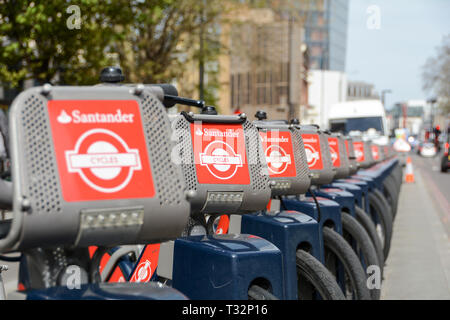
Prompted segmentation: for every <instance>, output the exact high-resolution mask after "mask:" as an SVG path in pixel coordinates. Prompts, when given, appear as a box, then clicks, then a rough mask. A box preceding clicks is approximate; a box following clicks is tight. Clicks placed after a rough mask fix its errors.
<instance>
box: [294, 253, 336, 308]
mask: <svg viewBox="0 0 450 320" xmlns="http://www.w3.org/2000/svg"><path fill="white" fill-rule="evenodd" d="M296 259H297V279H298V280H297V287H298V299H299V300H312V299H315V298H316V294H319V295H320V297H321V299H322V300H345V296H344V294H343V293H342V290H341V288H339V285H338V284H337V282H336V280H335V279H334V277H333V275H332V274H331V273H330V271H328V270H327V268H325V266H324V265H323V264H322V263H320V261H318V260H317V259H316V258H314V257H313V256H312V255H311V254H309V253H308V252H306V251H304V250H297V258H296Z"/></svg>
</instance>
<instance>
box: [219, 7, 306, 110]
mask: <svg viewBox="0 0 450 320" xmlns="http://www.w3.org/2000/svg"><path fill="white" fill-rule="evenodd" d="M232 20H233V22H232V23H230V24H228V25H226V26H225V25H224V26H222V31H223V32H222V43H223V44H224V47H225V48H228V53H227V54H224V55H222V56H221V58H220V60H219V65H220V71H219V72H220V76H219V77H220V98H219V108H220V110H221V112H222V113H224V114H227V113H234V112H244V113H246V114H247V115H249V116H250V117H252V118H253V116H254V114H255V113H256V111H257V110H265V111H266V112H267V114H268V117H269V119H288V118H293V117H296V118H298V117H300V112H301V109H302V107H305V105H306V103H307V101H308V92H307V86H308V82H307V72H308V65H307V64H306V62H307V61H308V50H307V47H306V46H305V45H302V43H303V42H302V38H303V29H302V26H301V25H300V24H299V23H297V22H295V21H293V20H289V19H283V18H281V17H279V16H278V15H277V14H275V12H274V11H273V10H271V9H246V10H240V12H237V13H236V15H235V16H233V18H232Z"/></svg>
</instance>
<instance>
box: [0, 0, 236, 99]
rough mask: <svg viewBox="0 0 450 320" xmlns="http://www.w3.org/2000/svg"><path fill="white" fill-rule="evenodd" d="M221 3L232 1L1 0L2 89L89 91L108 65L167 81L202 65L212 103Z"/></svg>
mask: <svg viewBox="0 0 450 320" xmlns="http://www.w3.org/2000/svg"><path fill="white" fill-rule="evenodd" d="M226 2H236V1H235V0H227V1H222V0H147V1H145V0H131V1H129V0H76V1H75V0H52V1H48V0H34V1H26V0H0V83H2V85H3V86H6V87H16V88H21V86H22V84H23V81H24V80H27V79H34V80H36V81H38V82H39V83H41V84H42V83H46V82H50V83H53V84H70V85H75V84H76V85H89V84H94V83H97V82H98V75H99V73H100V70H101V69H102V68H103V67H105V66H107V65H120V66H121V67H122V68H123V70H124V73H125V75H126V81H128V82H142V83H158V82H171V81H173V80H176V79H179V78H181V77H182V76H185V75H186V73H187V72H192V66H193V65H194V66H196V67H198V65H199V61H203V62H204V64H205V66H207V67H206V70H205V72H206V78H207V79H208V81H207V84H206V88H205V95H206V98H207V99H211V100H209V101H208V103H214V102H215V99H216V98H215V95H216V94H215V92H217V90H218V81H217V75H218V68H217V66H216V65H215V64H214V61H217V57H218V55H219V54H220V52H221V45H220V32H219V31H220V27H219V26H220V19H221V15H222V14H223V13H224V11H225V3H226ZM71 6H78V8H79V11H80V17H79V18H80V20H79V22H80V28H78V29H77V28H69V27H68V24H73V23H76V22H78V20H77V16H76V12H74V11H71V10H68V9H69V8H70V7H71ZM200 34H202V36H203V39H204V46H203V49H202V50H200V46H199V42H200ZM211 66H212V67H211ZM189 68H190V69H189Z"/></svg>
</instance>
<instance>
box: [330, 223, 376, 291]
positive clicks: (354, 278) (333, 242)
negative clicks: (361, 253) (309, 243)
mask: <svg viewBox="0 0 450 320" xmlns="http://www.w3.org/2000/svg"><path fill="white" fill-rule="evenodd" d="M323 243H324V248H325V265H326V267H327V268H328V270H330V272H331V273H332V274H333V275H334V276H335V277H336V278H338V273H339V267H340V265H341V266H342V267H343V269H344V279H341V280H340V281H343V282H344V283H342V282H340V285H341V288H342V287H343V288H345V296H346V298H347V299H355V300H371V296H370V292H369V289H368V288H367V286H366V274H365V273H364V269H363V267H362V265H361V262H360V261H359V258H358V257H357V256H356V254H355V252H354V251H353V249H352V247H351V246H350V245H349V244H348V242H347V241H346V240H345V239H344V238H343V237H342V236H341V235H340V234H338V233H337V232H336V231H334V230H333V229H331V228H329V227H324V228H323Z"/></svg>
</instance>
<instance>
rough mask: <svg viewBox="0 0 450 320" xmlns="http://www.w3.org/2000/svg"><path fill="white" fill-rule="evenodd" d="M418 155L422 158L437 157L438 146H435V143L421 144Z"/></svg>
mask: <svg viewBox="0 0 450 320" xmlns="http://www.w3.org/2000/svg"><path fill="white" fill-rule="evenodd" d="M418 153H419V155H421V156H422V157H427V158H431V157H434V156H436V153H437V149H436V146H435V145H434V143H431V142H422V143H421V144H419V150H418Z"/></svg>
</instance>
